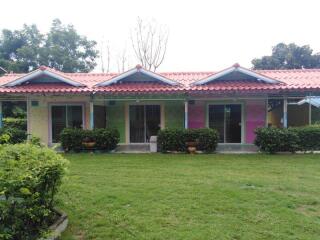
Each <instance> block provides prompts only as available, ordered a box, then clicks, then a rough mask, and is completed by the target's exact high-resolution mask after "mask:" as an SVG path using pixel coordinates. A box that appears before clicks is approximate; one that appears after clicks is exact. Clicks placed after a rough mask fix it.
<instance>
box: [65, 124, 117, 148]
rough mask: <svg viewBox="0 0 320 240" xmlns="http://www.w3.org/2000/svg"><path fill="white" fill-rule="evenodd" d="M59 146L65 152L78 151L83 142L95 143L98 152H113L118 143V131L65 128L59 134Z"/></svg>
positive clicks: (111, 129)
mask: <svg viewBox="0 0 320 240" xmlns="http://www.w3.org/2000/svg"><path fill="white" fill-rule="evenodd" d="M60 141H61V146H62V148H63V149H64V150H65V151H71V150H72V151H76V152H77V151H80V150H82V149H83V148H84V147H83V144H82V143H83V142H84V141H93V142H95V143H96V144H95V148H96V149H98V150H104V151H111V150H114V149H115V148H116V147H117V145H118V143H119V141H120V134H119V131H118V130H116V129H113V128H97V129H94V130H85V129H79V128H65V129H64V130H63V131H62V132H61V134H60Z"/></svg>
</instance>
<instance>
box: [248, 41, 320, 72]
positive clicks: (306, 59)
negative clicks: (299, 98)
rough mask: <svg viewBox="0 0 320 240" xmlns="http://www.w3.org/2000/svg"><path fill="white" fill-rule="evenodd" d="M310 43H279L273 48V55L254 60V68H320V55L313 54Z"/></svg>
mask: <svg viewBox="0 0 320 240" xmlns="http://www.w3.org/2000/svg"><path fill="white" fill-rule="evenodd" d="M312 53H313V50H312V49H311V48H310V46H309V45H304V46H301V47H300V46H298V45H296V44H294V43H290V44H288V45H287V44H285V43H279V44H277V45H276V46H275V47H273V48H272V54H271V56H263V57H262V58H255V59H253V60H252V64H253V68H254V69H302V68H319V67H320V55H319V54H312Z"/></svg>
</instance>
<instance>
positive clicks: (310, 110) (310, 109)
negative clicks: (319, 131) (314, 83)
mask: <svg viewBox="0 0 320 240" xmlns="http://www.w3.org/2000/svg"><path fill="white" fill-rule="evenodd" d="M311 114H312V105H311V97H309V125H311V123H312V120H311V119H312V116H311Z"/></svg>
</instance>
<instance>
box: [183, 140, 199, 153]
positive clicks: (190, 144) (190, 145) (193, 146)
mask: <svg viewBox="0 0 320 240" xmlns="http://www.w3.org/2000/svg"><path fill="white" fill-rule="evenodd" d="M186 145H187V150H188V152H189V153H190V154H195V153H196V152H197V146H198V140H195V141H187V142H186Z"/></svg>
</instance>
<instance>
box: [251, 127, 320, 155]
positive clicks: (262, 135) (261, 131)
mask: <svg viewBox="0 0 320 240" xmlns="http://www.w3.org/2000/svg"><path fill="white" fill-rule="evenodd" d="M255 133H256V139H255V144H256V145H257V146H258V147H259V148H260V150H261V151H263V152H268V153H276V152H292V153H293V152H296V151H315V150H320V126H319V125H311V126H305V127H294V128H273V127H271V128H258V129H256V131H255Z"/></svg>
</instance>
